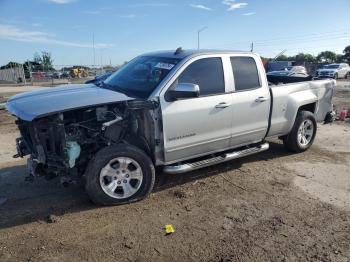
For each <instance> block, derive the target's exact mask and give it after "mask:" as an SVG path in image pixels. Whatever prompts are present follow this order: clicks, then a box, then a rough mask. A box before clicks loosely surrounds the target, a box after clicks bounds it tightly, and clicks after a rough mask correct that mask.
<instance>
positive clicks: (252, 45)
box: [250, 42, 254, 52]
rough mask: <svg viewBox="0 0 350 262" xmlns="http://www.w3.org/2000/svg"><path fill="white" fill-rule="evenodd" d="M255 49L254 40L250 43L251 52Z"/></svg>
mask: <svg viewBox="0 0 350 262" xmlns="http://www.w3.org/2000/svg"><path fill="white" fill-rule="evenodd" d="M253 51H254V42H252V43H251V44H250V52H253Z"/></svg>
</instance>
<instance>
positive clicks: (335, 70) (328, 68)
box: [316, 63, 350, 79]
mask: <svg viewBox="0 0 350 262" xmlns="http://www.w3.org/2000/svg"><path fill="white" fill-rule="evenodd" d="M349 75H350V67H349V65H348V64H346V63H340V64H330V65H325V66H323V67H322V68H320V69H318V70H317V71H316V77H317V78H334V79H338V78H348V76H349Z"/></svg>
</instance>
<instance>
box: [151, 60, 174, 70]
mask: <svg viewBox="0 0 350 262" xmlns="http://www.w3.org/2000/svg"><path fill="white" fill-rule="evenodd" d="M155 67H156V68H160V69H166V70H170V69H172V68H173V67H174V64H168V63H162V62H159V63H158V64H156V66H155Z"/></svg>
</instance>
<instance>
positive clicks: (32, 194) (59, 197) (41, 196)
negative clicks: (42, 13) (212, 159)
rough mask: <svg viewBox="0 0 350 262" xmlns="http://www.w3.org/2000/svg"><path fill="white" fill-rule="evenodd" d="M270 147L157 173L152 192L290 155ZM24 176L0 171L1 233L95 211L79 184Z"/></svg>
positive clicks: (21, 170)
mask: <svg viewBox="0 0 350 262" xmlns="http://www.w3.org/2000/svg"><path fill="white" fill-rule="evenodd" d="M270 147H271V149H270V150H268V151H265V152H262V153H260V154H256V155H251V156H248V157H244V158H241V159H236V160H235V161H230V162H226V163H222V164H219V165H215V166H211V167H207V168H204V169H201V170H197V171H193V172H190V173H185V174H179V175H168V174H164V173H161V172H158V173H157V179H156V185H155V188H154V192H159V191H162V190H166V189H168V188H171V187H175V186H178V185H183V184H186V183H190V182H193V181H195V180H200V179H203V178H207V177H211V176H215V175H218V174H220V173H222V172H227V171H229V170H234V169H237V168H239V167H240V166H241V165H242V164H243V163H250V162H259V161H265V160H268V159H273V158H278V157H283V156H287V155H289V154H290V153H288V152H287V151H285V149H284V148H283V146H282V145H281V144H278V143H270ZM25 175H26V168H25V166H24V165H19V166H13V167H7V168H3V169H0V197H6V198H7V202H6V203H5V204H3V205H0V230H1V229H5V228H10V227H13V226H17V225H23V224H28V223H31V222H35V221H45V218H46V217H47V216H48V215H56V216H61V215H63V214H67V213H74V212H81V211H85V210H91V209H96V208H98V206H96V205H94V204H93V203H91V201H90V200H89V198H88V196H87V195H86V194H85V192H84V188H83V186H82V185H71V186H69V187H66V188H65V187H62V185H61V184H60V183H59V181H58V179H55V180H52V181H46V180H44V179H37V180H35V181H34V182H33V183H30V182H25V181H24V178H25ZM116 208H117V207H116Z"/></svg>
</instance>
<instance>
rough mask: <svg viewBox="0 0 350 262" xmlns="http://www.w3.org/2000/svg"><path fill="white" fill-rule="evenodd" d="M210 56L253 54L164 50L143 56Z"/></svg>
mask: <svg viewBox="0 0 350 262" xmlns="http://www.w3.org/2000/svg"><path fill="white" fill-rule="evenodd" d="M211 54H214V55H215V54H217V55H221V54H254V53H252V52H247V51H231V50H214V49H208V50H206V49H200V50H196V49H189V50H185V49H182V50H181V51H180V52H177V53H176V50H166V51H156V52H151V53H146V54H143V55H144V56H159V57H169V58H180V59H183V58H187V57H190V56H198V55H211Z"/></svg>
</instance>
